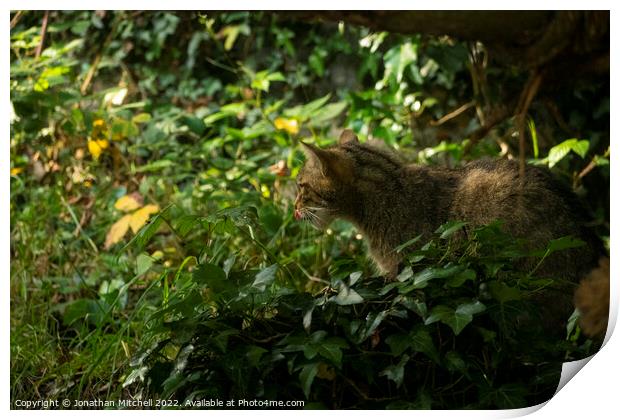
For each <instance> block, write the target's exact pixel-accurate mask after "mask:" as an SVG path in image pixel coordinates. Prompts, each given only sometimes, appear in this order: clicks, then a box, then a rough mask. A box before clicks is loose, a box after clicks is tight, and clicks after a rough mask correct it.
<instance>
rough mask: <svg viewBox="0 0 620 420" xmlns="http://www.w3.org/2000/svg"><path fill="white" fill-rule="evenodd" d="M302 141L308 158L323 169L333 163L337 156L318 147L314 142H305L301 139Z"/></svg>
mask: <svg viewBox="0 0 620 420" xmlns="http://www.w3.org/2000/svg"><path fill="white" fill-rule="evenodd" d="M300 143H301V146H302V147H303V151H304V154H305V155H306V159H308V160H309V161H311V162H314V163H316V164H318V165H319V166H320V167H321V169H323V170H326V169H327V168H328V167H329V166H331V165H332V163H333V161H334V158H335V157H334V156H332V154H331V152H329V151H328V150H323V149H321V148H319V147H316V146H315V145H313V144H309V143H304V142H303V141H301V142H300Z"/></svg>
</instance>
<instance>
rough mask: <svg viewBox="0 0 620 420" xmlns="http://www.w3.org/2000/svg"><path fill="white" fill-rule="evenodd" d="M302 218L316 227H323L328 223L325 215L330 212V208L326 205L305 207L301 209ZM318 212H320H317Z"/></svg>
mask: <svg viewBox="0 0 620 420" xmlns="http://www.w3.org/2000/svg"><path fill="white" fill-rule="evenodd" d="M300 211H301V219H302V220H307V221H309V222H310V223H312V225H314V227H316V228H319V229H321V228H323V227H324V226H325V225H326V224H327V223H326V222H327V221H326V220H325V217H323V216H326V215H328V214H329V213H330V210H329V209H327V208H325V207H311V206H309V207H304V208H302V209H301V210H300ZM317 213H318V214H317Z"/></svg>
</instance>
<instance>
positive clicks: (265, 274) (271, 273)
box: [252, 264, 278, 292]
mask: <svg viewBox="0 0 620 420" xmlns="http://www.w3.org/2000/svg"><path fill="white" fill-rule="evenodd" d="M277 271H278V264H273V265H270V266H269V267H267V268H264V269H262V270H261V271H260V272H259V273H258V274H257V275H256V277H255V279H254V282H253V283H252V288H253V289H256V290H258V291H259V292H264V291H265V288H267V287H268V286H271V284H273V282H274V280H275V279H276V272H277Z"/></svg>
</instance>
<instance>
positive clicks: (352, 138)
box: [338, 129, 360, 146]
mask: <svg viewBox="0 0 620 420" xmlns="http://www.w3.org/2000/svg"><path fill="white" fill-rule="evenodd" d="M359 141H360V140H359V139H358V138H357V136H356V135H355V132H353V130H349V129H346V130H344V131H343V132H342V134H341V135H340V138H339V139H338V144H339V145H341V146H342V145H343V144H347V143H359Z"/></svg>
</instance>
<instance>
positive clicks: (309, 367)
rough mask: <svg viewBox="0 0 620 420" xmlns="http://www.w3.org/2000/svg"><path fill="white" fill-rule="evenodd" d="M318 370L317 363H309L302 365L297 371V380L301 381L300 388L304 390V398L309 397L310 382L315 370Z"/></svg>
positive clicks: (314, 375) (312, 379) (315, 372)
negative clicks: (298, 371)
mask: <svg viewBox="0 0 620 420" xmlns="http://www.w3.org/2000/svg"><path fill="white" fill-rule="evenodd" d="M318 371H319V363H318V362H316V363H309V364H306V365H304V367H303V368H302V369H301V372H300V373H299V381H300V382H301V389H302V390H303V391H304V395H305V396H306V398H310V390H311V387H312V383H313V382H314V378H315V377H316V374H317V372H318Z"/></svg>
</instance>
